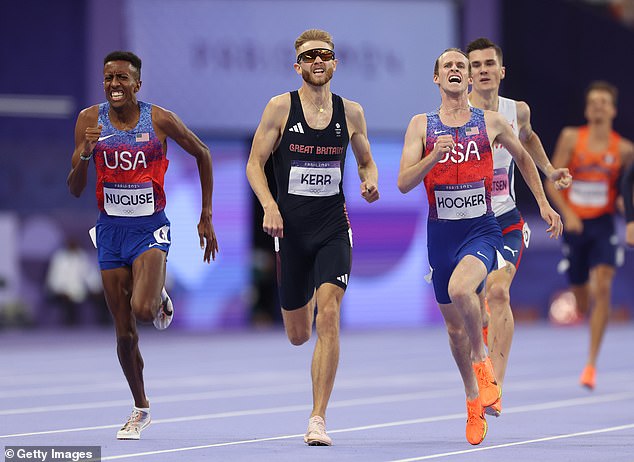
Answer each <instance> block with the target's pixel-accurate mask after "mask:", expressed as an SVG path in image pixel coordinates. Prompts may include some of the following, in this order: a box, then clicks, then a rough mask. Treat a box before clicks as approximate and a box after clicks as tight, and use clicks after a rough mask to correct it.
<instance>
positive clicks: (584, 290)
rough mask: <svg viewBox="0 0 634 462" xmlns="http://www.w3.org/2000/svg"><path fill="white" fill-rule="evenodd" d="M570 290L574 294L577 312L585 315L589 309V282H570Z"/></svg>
mask: <svg viewBox="0 0 634 462" xmlns="http://www.w3.org/2000/svg"><path fill="white" fill-rule="evenodd" d="M570 291H571V292H572V294H573V295H574V296H575V302H576V303H577V313H579V314H580V315H583V316H585V315H587V314H588V312H589V311H590V283H588V282H586V283H585V284H571V285H570Z"/></svg>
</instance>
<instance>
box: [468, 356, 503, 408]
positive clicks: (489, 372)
mask: <svg viewBox="0 0 634 462" xmlns="http://www.w3.org/2000/svg"><path fill="white" fill-rule="evenodd" d="M473 372H475V376H476V379H478V388H479V389H480V400H481V401H482V406H483V407H488V406H492V405H493V404H495V403H496V402H498V401H499V400H500V397H501V396H502V389H501V388H500V386H499V385H498V382H497V380H496V379H495V373H494V372H493V365H492V364H491V358H489V357H488V356H487V357H486V359H485V360H484V361H482V362H479V363H473Z"/></svg>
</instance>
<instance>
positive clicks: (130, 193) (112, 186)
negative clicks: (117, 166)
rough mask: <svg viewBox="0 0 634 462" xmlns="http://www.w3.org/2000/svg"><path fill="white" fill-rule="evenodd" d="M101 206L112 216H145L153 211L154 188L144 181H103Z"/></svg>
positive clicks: (149, 182)
mask: <svg viewBox="0 0 634 462" xmlns="http://www.w3.org/2000/svg"><path fill="white" fill-rule="evenodd" d="M103 207H104V210H105V211H106V213H107V214H108V215H110V216H114V217H145V216H148V215H152V214H153V213H154V188H153V187H152V182H151V181H148V182H146V183H104V184H103Z"/></svg>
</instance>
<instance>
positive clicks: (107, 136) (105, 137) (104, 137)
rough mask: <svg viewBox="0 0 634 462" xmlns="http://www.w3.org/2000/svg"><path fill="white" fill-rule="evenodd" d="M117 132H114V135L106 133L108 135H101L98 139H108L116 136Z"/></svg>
mask: <svg viewBox="0 0 634 462" xmlns="http://www.w3.org/2000/svg"><path fill="white" fill-rule="evenodd" d="M115 135H116V133H113V134H112V135H106V136H100V137H99V138H98V139H97V141H103V140H107V139H108V138H110V137H111V136H115Z"/></svg>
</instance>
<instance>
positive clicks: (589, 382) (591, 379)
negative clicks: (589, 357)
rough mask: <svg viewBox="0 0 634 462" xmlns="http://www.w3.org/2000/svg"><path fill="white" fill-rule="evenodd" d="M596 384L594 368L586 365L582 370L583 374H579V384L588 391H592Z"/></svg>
mask: <svg viewBox="0 0 634 462" xmlns="http://www.w3.org/2000/svg"><path fill="white" fill-rule="evenodd" d="M596 382H597V370H596V368H595V367H594V366H591V365H590V364H588V365H586V367H584V368H583V372H582V373H581V377H580V378H579V383H580V384H581V386H583V387H586V388H587V389H588V390H594V386H595V385H596Z"/></svg>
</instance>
